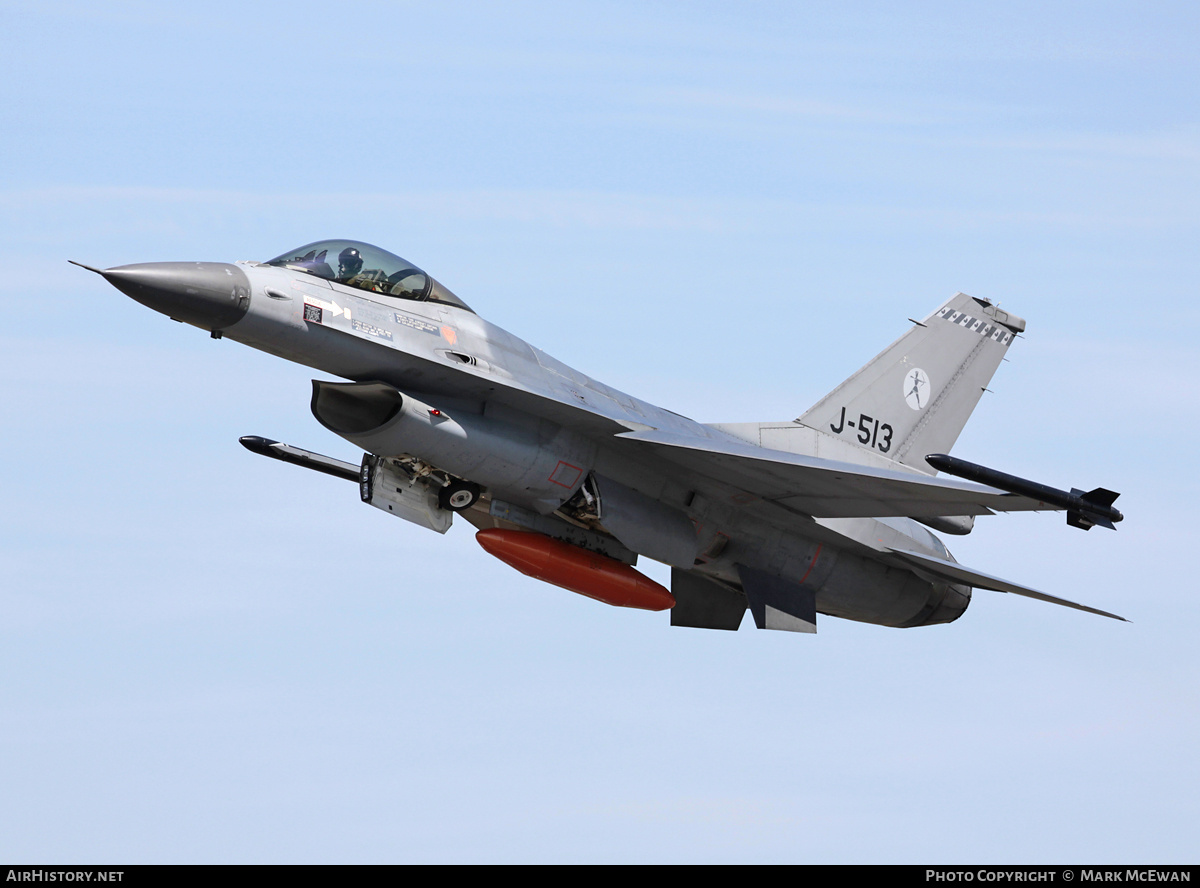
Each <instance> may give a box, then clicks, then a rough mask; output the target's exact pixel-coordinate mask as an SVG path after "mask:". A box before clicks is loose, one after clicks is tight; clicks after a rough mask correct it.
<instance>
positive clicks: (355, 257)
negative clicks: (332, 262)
mask: <svg viewBox="0 0 1200 888" xmlns="http://www.w3.org/2000/svg"><path fill="white" fill-rule="evenodd" d="M362 267H363V260H362V256H361V255H360V254H359V252H358V250H356V249H354V247H346V249H344V250H342V252H341V253H339V254H338V277H339V278H342V279H343V280H344V279H346V278H351V277H354V275H356V274H358V273H359V272H360V271H362Z"/></svg>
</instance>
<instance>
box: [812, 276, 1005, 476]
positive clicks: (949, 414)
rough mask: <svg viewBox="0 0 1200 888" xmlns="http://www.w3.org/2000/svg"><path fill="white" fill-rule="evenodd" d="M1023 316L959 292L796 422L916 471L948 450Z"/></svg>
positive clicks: (930, 471)
mask: <svg viewBox="0 0 1200 888" xmlns="http://www.w3.org/2000/svg"><path fill="white" fill-rule="evenodd" d="M1024 329H1025V321H1023V320H1022V319H1021V318H1019V317H1017V316H1016V315H1013V314H1009V313H1008V312H1006V311H1001V310H1000V309H999V308H997V307H996V306H994V305H992V304H991V303H990V302H989V301H988V300H986V299H975V298H974V297H971V296H968V295H966V294H965V293H959V294H958V295H956V296H955V297H954V298H953V299H951V300H950V301H949V302H947V303H946V304H945V305H943V306H942V307H941V308H939V309H937V310H936V311H934V312H933V313H932V314H930V315H929V317H927V318H925V320H924V321H920V322H917V323H916V325H915V326H914V327H913V328H912V329H911V330H909V331H908V332H907V333H905V334H904V335H903V336H901V337H900V338H899V339H897V340H896V341H895V342H893V343H892V344H891V345H890V346H888V347H887V348H886V349H884V350H883V351H882V352H880V354H879V355H877V356H876V357H875V358H874V360H872V361H871V362H870V363H868V364H867V365H866V366H865V367H863V368H862V369H861V370H859V371H858V372H857V373H855V374H854V375H853V376H851V377H850V378H849V379H847V380H846V381H845V382H843V383H842V384H841V385H839V386H838V387H837V388H836V389H834V390H833V391H832V392H830V393H829V394H828V395H826V396H825V397H824V398H822V399H821V400H820V401H819V402H818V403H817V404H816V405H815V406H814V407H813V408H812V409H810V410H809V411H808V412H807V413H805V414H804V415H803V416H801V417H800V418H799V420H797V421H798V422H800V423H802V424H804V425H806V426H809V427H810V428H813V429H816V430H817V431H820V432H825V433H826V434H830V435H834V436H835V437H837V438H838V439H840V440H842V441H845V442H848V443H852V444H855V445H857V446H859V447H861V448H863V449H865V450H869V451H871V452H873V453H875V454H879V455H881V456H884V457H887V458H889V459H893V460H895V461H897V462H900V463H903V464H904V465H906V466H909V467H910V468H913V469H917V470H919V471H922V472H927V473H930V474H932V473H934V469H933V468H931V467H930V466H929V465H928V464H927V463H926V462H925V455H926V454H927V453H947V452H949V450H950V448H951V447H952V446H953V444H954V442H955V441H956V440H957V439H958V436H959V433H960V432H962V430H963V426H965V425H966V423H967V419H968V418H970V416H971V411H972V410H974V409H975V405H976V404H977V403H979V398H980V396H981V395H982V394H983V392H984V390H985V389H986V388H987V384H988V382H989V381H990V380H991V378H992V374H994V373H995V372H996V368H997V367H998V366H1000V361H1001V359H1002V358H1003V357H1004V354H1005V352H1006V351H1008V346H1009V344H1010V343H1011V342H1012V340H1013V337H1014V336H1015V335H1016V334H1017V333H1020V332H1022V331H1023V330H1024Z"/></svg>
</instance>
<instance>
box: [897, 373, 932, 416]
mask: <svg viewBox="0 0 1200 888" xmlns="http://www.w3.org/2000/svg"><path fill="white" fill-rule="evenodd" d="M903 392H904V402H905V403H906V404H908V406H909V407H911V408H912V409H913V410H920V409H921V408H923V407H925V406H926V405H928V404H929V376H928V374H926V373H925V371H924V370H922V369H921V368H920V367H913V368H912V369H911V370H909V371H908V372H907V373H905V374H904V388H903Z"/></svg>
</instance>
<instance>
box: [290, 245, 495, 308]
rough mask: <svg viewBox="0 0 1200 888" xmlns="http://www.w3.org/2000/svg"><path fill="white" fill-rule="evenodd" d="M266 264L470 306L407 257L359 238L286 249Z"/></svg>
mask: <svg viewBox="0 0 1200 888" xmlns="http://www.w3.org/2000/svg"><path fill="white" fill-rule="evenodd" d="M267 264H268V265H275V266H278V267H280V268H290V269H292V270H293V271H303V272H304V273H305V274H311V275H314V276H315V277H319V278H324V279H325V280H327V281H337V282H338V283H341V284H345V285H346V286H348V287H357V288H358V289H360V290H366V291H368V292H371V293H379V294H382V295H385V296H392V297H395V298H397V299H414V300H417V301H421V302H441V303H443V304H445V305H453V306H455V307H456V308H465V309H466V310H467V311H470V310H471V309H470V307H469V306H468V305H467V304H466V303H465V302H463V301H462V300H461V299H459V298H458V297H457V296H455V295H454V294H453V293H451V292H450V291H449V290H447V289H446V288H445V287H443V286H442V285H441V284H439V283H438V282H437V281H435V280H434V279H433V278H431V277H430V276H429V275H427V274H426V273H425V272H423V271H421V269H419V268H417V267H416V266H415V265H413V264H412V263H411V262H409V261H408V260H407V259H401V258H400V257H399V256H397V255H395V254H394V253H389V252H388V251H387V250H381V249H379V247H373V246H371V245H370V244H364V243H362V242H360V241H350V240H326V241H317V242H316V243H313V244H306V245H305V246H303V247H299V248H298V249H295V250H289V251H288V252H286V253H284V254H283V255H282V256H279V257H277V258H275V259H272V260H271V261H270V262H268V263H267Z"/></svg>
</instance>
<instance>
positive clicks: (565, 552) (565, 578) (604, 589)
mask: <svg viewBox="0 0 1200 888" xmlns="http://www.w3.org/2000/svg"><path fill="white" fill-rule="evenodd" d="M475 539H476V540H478V541H479V545H481V546H483V548H484V550H485V551H487V552H488V553H489V554H491V555H495V556H496V557H497V558H499V559H500V560H501V561H503V562H504V563H505V564H507V565H509V566H510V567H515V568H516V569H517V570H519V571H520V572H521V573H523V574H525V576H527V577H533V578H534V579H535V580H541V581H543V582H545V583H550V584H552V585H554V586H561V587H562V588H563V589H569V590H570V591H572V592H577V593H579V594H580V595H586V596H587V597H588V598H594V599H596V600H597V601H603V602H604V603H605V604H611V605H614V606H616V607H636V608H640V609H641V610H652V611H661V610H670V609H671V608H673V607H674V606H675V596H673V595H672V594H671V593H670V592H668V591H667V590H666V589H664V588H663V587H662V586H660V585H659V584H658V583H656V582H654V580H652V579H650V578H649V577H647V576H644V575H643V574H640V573H638V572H637V571H636V570H634V569H633V568H632V567H630V566H629V565H628V564H623V563H622V562H620V561H617V560H616V559H613V558H609V557H608V556H606V555H600V554H597V553H596V552H590V551H588V550H587V549H581V548H580V547H579V546H572V545H570V544H569V543H563V542H559V541H558V540H555V539H551V538H550V537H548V536H546V535H544V534H540V533H532V532H529V531H524V530H502V529H500V528H490V529H488V530H481V531H479V533H477V534H475Z"/></svg>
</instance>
